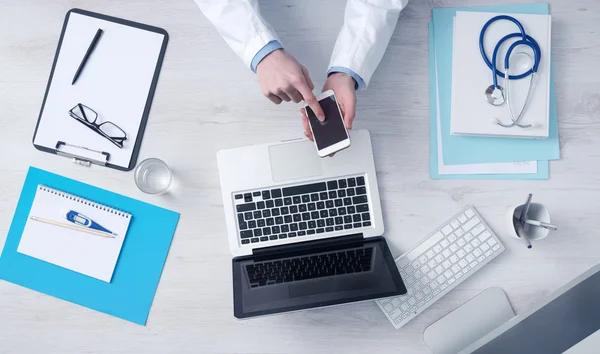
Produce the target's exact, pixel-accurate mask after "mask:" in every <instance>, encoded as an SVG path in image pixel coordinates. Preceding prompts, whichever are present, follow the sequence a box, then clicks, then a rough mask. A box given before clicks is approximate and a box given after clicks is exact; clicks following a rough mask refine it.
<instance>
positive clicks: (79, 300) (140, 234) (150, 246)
mask: <svg viewBox="0 0 600 354" xmlns="http://www.w3.org/2000/svg"><path fill="white" fill-rule="evenodd" d="M38 184H44V185H46V186H48V187H51V188H55V189H59V190H61V191H64V192H67V193H71V194H74V195H78V196H80V197H83V198H86V199H89V200H91V201H94V202H97V203H100V204H104V205H106V206H110V207H113V208H115V209H120V210H123V211H126V212H128V213H130V214H131V215H132V218H131V223H130V225H129V230H128V231H127V236H126V237H125V242H124V244H123V247H122V249H121V254H120V256H119V260H118V262H117V266H116V268H115V271H114V274H113V278H112V281H111V282H110V283H106V282H104V281H101V280H98V279H95V278H92V277H88V276H85V275H83V274H80V273H76V272H73V271H71V270H68V269H65V268H62V267H59V266H56V265H54V264H50V263H46V262H44V261H41V260H38V259H36V258H33V257H29V256H26V255H23V254H21V253H18V252H17V247H18V246H19V241H20V239H21V234H22V232H23V228H24V227H25V223H26V221H27V217H28V215H29V210H30V208H31V205H32V203H33V199H34V197H35V192H36V188H37V186H38ZM178 221H179V213H176V212H173V211H170V210H167V209H163V208H159V207H156V206H154V205H151V204H148V203H144V202H141V201H138V200H135V199H132V198H129V197H125V196H122V195H120V194H116V193H113V192H110V191H107V190H104V189H100V188H97V187H94V186H90V185H88V184H85V183H81V182H77V181H75V180H72V179H69V178H66V177H62V176H59V175H56V174H53V173H50V172H46V171H44V170H40V169H37V168H35V167H30V168H29V171H28V173H27V177H26V179H25V183H24V185H23V190H22V191H21V197H20V198H19V203H18V205H17V209H16V211H15V214H14V217H13V221H12V224H11V226H10V230H9V232H8V236H7V238H6V243H5V244H4V249H3V251H2V256H0V279H4V280H6V281H9V282H11V283H14V284H17V285H21V286H24V287H26V288H29V289H32V290H36V291H39V292H41V293H44V294H48V295H51V296H54V297H57V298H59V299H63V300H67V301H70V302H73V303H76V304H79V305H82V306H85V307H88V308H90V309H93V310H97V311H100V312H104V313H107V314H109V315H113V316H116V317H119V318H122V319H124V320H127V321H131V322H135V323H137V324H141V325H145V324H146V320H147V318H148V313H149V312H150V307H151V306H152V301H153V299H154V294H155V293H156V288H157V286H158V282H159V280H160V275H161V273H162V269H163V266H164V264H165V260H166V258H167V254H168V252H169V247H170V245H171V240H172V239H173V234H174V232H175V228H176V226H177V222H178Z"/></svg>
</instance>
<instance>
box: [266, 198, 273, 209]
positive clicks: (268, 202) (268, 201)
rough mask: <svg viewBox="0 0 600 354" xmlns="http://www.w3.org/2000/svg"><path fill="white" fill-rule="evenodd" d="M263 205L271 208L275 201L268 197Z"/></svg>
mask: <svg viewBox="0 0 600 354" xmlns="http://www.w3.org/2000/svg"><path fill="white" fill-rule="evenodd" d="M265 205H266V206H267V208H273V207H274V206H275V203H274V202H273V201H272V200H271V199H269V200H267V201H266V202H265Z"/></svg>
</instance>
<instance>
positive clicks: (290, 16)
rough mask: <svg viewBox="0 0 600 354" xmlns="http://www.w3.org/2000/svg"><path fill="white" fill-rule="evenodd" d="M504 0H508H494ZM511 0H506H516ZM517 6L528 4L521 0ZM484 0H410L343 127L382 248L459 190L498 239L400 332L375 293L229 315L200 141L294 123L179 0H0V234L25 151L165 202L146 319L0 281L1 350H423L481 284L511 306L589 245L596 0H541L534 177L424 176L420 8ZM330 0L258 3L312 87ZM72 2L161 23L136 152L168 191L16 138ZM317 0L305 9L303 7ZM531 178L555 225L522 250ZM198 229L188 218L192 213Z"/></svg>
mask: <svg viewBox="0 0 600 354" xmlns="http://www.w3.org/2000/svg"><path fill="white" fill-rule="evenodd" d="M507 2H515V1H512V0H509V1H507ZM516 2H519V1H516ZM522 2H530V1H529V0H523V1H522ZM483 3H484V2H483V1H480V2H473V1H458V0H456V1H450V0H448V1H446V0H436V1H423V0H412V1H411V3H410V4H409V6H408V8H407V9H406V10H405V11H404V12H403V13H402V15H401V18H400V21H399V23H398V26H397V28H396V32H395V34H394V36H393V38H392V40H391V43H390V46H389V48H388V50H387V53H386V55H385V57H384V59H383V62H382V63H381V65H380V67H379V69H378V70H377V72H376V73H375V76H374V77H373V79H372V83H371V86H370V87H369V89H368V90H367V91H364V92H360V93H359V96H358V112H357V113H358V114H357V118H356V121H355V127H356V128H367V129H369V130H370V131H371V133H372V136H373V144H374V151H375V161H376V165H377V172H378V177H379V183H380V190H381V194H382V199H383V200H382V204H383V209H384V218H385V220H386V229H387V233H386V236H387V237H388V239H389V243H390V246H391V248H392V252H393V253H394V254H395V255H398V254H400V253H401V252H402V251H403V250H406V249H408V248H409V247H411V246H412V245H414V244H415V243H417V242H418V240H419V239H421V238H422V237H424V236H425V235H426V234H427V233H429V232H430V231H431V230H432V227H434V226H435V225H438V224H439V223H441V222H443V221H444V220H446V219H447V218H448V217H449V216H450V215H452V214H453V213H454V212H456V211H458V210H459V209H461V208H462V207H463V206H465V205H467V204H473V205H475V206H476V207H477V208H478V210H479V211H480V212H481V214H482V215H483V216H484V218H485V219H486V220H487V222H488V223H489V224H490V225H491V226H492V228H494V229H495V230H496V231H497V233H498V234H499V236H500V237H501V239H502V240H503V242H504V244H505V245H506V247H507V250H506V252H505V253H504V254H503V255H501V256H500V257H498V258H497V259H496V260H495V261H494V262H492V263H491V264H489V265H487V266H486V267H485V268H484V269H482V270H481V271H480V272H478V273H477V274H476V275H474V276H472V277H471V278H470V279H468V280H467V281H465V282H464V283H463V284H461V285H460V286H459V287H458V288H457V289H455V290H454V291H452V292H451V293H450V294H448V295H447V296H445V297H444V298H442V299H441V300H440V301H438V302H437V303H435V304H434V305H433V306H431V307H430V308H429V309H428V310H426V311H425V312H424V313H423V314H422V315H420V316H419V317H417V318H416V319H415V320H413V321H412V322H411V323H409V324H408V325H407V326H405V327H403V328H402V329H401V330H395V329H394V328H393V327H392V326H391V324H390V323H388V320H387V319H386V318H385V316H384V315H383V313H382V312H381V311H380V310H379V308H378V307H377V305H376V304H375V303H374V302H365V303H360V304H353V305H347V306H339V307H333V308H326V309H318V310H313V311H305V312H299V313H293V314H287V315H280V316H272V317H266V318H259V319H254V320H250V321H238V320H236V319H235V318H234V317H233V315H232V295H231V293H232V290H231V256H230V253H229V249H228V246H227V238H226V231H225V223H224V216H223V211H222V202H221V194H220V190H219V179H218V173H217V165H216V157H215V154H216V152H217V151H218V150H220V149H224V148H229V147H235V146H243V145H250V144H257V143H262V142H268V141H276V140H279V139H282V138H288V137H296V136H300V135H301V133H302V131H301V123H300V117H299V113H298V109H299V105H295V104H285V105H281V106H275V105H273V104H272V103H270V102H269V101H268V100H266V99H265V98H264V97H262V96H261V94H260V90H259V87H258V84H257V80H256V77H255V75H254V74H253V73H252V72H250V70H248V69H247V68H245V67H244V65H243V64H242V63H241V61H240V60H239V59H238V58H237V57H236V56H235V55H234V54H233V53H232V52H231V51H230V50H229V48H228V47H227V46H226V44H225V43H224V41H223V40H222V39H221V37H220V36H219V35H218V34H217V33H216V31H215V30H214V28H213V27H212V26H211V25H210V24H209V23H208V22H207V20H206V19H205V18H204V17H203V15H202V14H201V12H200V11H199V9H198V8H197V7H196V5H195V4H194V2H193V1H191V0H162V1H142V0H128V1H117V0H110V1H106V0H104V1H101V0H96V1H91V0H90V1H83V0H77V1H61V0H47V1H36V0H19V1H17V0H0V132H1V133H0V134H1V138H0V156H1V157H0V245H1V244H3V240H4V238H5V237H6V236H5V235H6V234H7V232H8V229H9V226H10V222H11V220H12V215H13V212H14V209H15V206H16V204H17V200H18V197H19V193H20V190H21V186H22V183H23V179H24V177H25V174H26V171H27V168H28V167H29V166H30V165H33V166H37V167H40V168H43V169H46V170H49V171H52V172H56V173H60V174H62V175H64V176H67V177H71V178H75V179H78V180H81V181H84V182H87V183H91V184H93V185H96V186H99V187H103V188H107V189H111V190H113V191H115V192H118V193H122V194H125V195H128V196H131V197H134V198H138V199H141V200H145V201H148V202H150V203H154V204H157V205H160V206H164V207H166V208H170V209H173V210H176V211H178V212H180V213H181V220H180V223H179V226H178V229H177V232H176V234H175V239H174V241H173V244H172V246H171V250H170V253H169V257H168V259H167V262H166V265H165V268H164V272H163V274H162V278H161V281H160V285H159V287H158V291H157V293H156V297H155V300H154V305H153V306H152V310H151V312H150V317H149V320H148V324H147V326H145V327H142V326H138V325H134V324H131V323H128V322H125V321H122V320H120V319H117V318H113V317H111V316H107V315H104V314H101V313H97V312H94V311H91V310H88V309H86V308H83V307H80V306H77V305H73V304H71V303H68V302H65V301H62V300H58V299H55V298H52V297H49V296H46V295H43V294H39V293H36V292H34V291H31V290H28V289H25V288H22V287H19V286H16V285H13V284H10V283H7V282H4V281H0V353H56V354H66V353H84V352H85V353H103V354H108V353H114V354H118V353H180V354H183V353H314V354H317V353H327V354H329V353H332V352H334V353H363V352H366V351H370V352H373V353H399V352H403V353H427V352H428V350H427V348H426V346H425V345H424V343H423V340H422V332H423V330H424V329H425V328H426V327H427V326H428V325H429V324H431V323H433V322H434V321H435V320H437V319H439V318H440V317H442V316H444V315H445V314H447V313H448V312H450V311H451V310H452V309H454V308H456V307H457V306H459V305H460V304H462V303H463V302H465V301H466V300H468V299H469V298H471V297H472V296H474V295H476V294H477V293H479V292H480V291H482V290H483V289H486V288H488V287H490V286H499V287H502V288H503V289H504V290H505V291H506V293H507V294H508V296H509V299H510V301H511V303H512V304H513V307H514V308H515V310H516V311H517V312H520V311H523V310H524V309H525V308H527V307H528V306H529V305H531V304H532V303H534V302H535V301H536V300H537V299H538V298H539V297H541V296H544V295H545V294H548V293H549V292H551V291H552V290H554V289H556V288H558V287H559V286H560V285H562V284H564V283H565V282H567V281H568V280H570V279H572V278H573V277H575V276H577V275H578V274H580V273H582V272H583V271H585V270H586V269H588V268H589V267H591V266H592V265H593V264H595V263H597V262H598V260H599V255H600V251H599V250H600V236H599V235H598V233H597V230H598V229H600V218H599V217H598V216H597V215H598V206H599V204H600V203H599V202H598V201H599V200H600V139H599V138H598V137H599V136H600V89H599V78H598V73H597V69H596V68H597V66H598V63H599V62H600V36H599V35H598V33H597V32H599V31H600V3H599V2H597V1H594V0H571V1H566V0H565V1H559V0H556V1H551V13H552V16H553V23H552V29H553V31H552V32H553V33H552V36H553V38H552V45H553V48H552V56H553V58H552V59H553V68H554V79H555V82H556V94H557V106H558V117H559V131H560V146H561V155H562V159H561V160H560V161H554V162H552V163H551V178H550V180H548V181H538V182H527V181H464V180H456V181H454V180H446V181H432V180H430V179H429V173H428V170H429V166H428V164H429V162H428V161H429V146H428V145H429V144H428V136H429V133H428V132H429V129H428V115H429V91H428V90H429V78H428V56H427V51H428V49H427V23H428V22H429V21H430V19H431V7H432V6H435V7H449V6H460V5H479V4H483ZM344 5H345V1H343V0H335V1H327V2H326V3H325V2H323V1H317V0H310V1H292V0H286V1H275V0H269V1H267V0H265V1H261V6H262V9H263V13H264V14H265V16H266V18H267V19H268V20H269V21H270V22H271V24H272V25H273V27H274V28H275V29H276V30H277V31H278V33H279V35H280V37H281V39H282V41H283V42H284V44H285V46H286V48H287V49H288V50H289V51H290V52H291V53H292V54H294V55H295V56H296V57H297V58H298V60H299V61H300V62H301V63H303V64H304V65H305V66H307V67H308V68H309V70H310V72H311V74H312V75H311V76H312V78H313V81H314V82H315V85H317V86H320V85H322V84H323V83H324V78H325V75H324V73H325V71H326V69H327V65H328V61H329V56H330V54H331V51H332V48H333V44H334V42H335V39H336V37H337V33H338V30H339V28H340V26H341V23H342V19H343V9H344ZM72 7H79V8H84V9H88V10H92V11H97V12H101V13H105V14H109V15H114V16H118V17H123V18H127V19H130V20H134V21H138V22H143V23H148V24H152V25H155V26H159V27H163V28H165V29H166V30H167V31H168V32H169V34H170V42H169V46H168V49H167V55H166V59H165V62H164V65H163V68H162V72H161V75H160V80H159V84H158V89H157V91H156V96H155V99H154V103H153V106H152V111H151V114H150V119H149V121H148V126H147V129H146V134H145V136H144V142H143V144H142V149H141V153H140V159H143V158H147V157H158V158H161V159H164V160H165V161H166V162H167V163H168V164H169V165H170V166H171V167H172V168H173V170H174V173H175V178H176V183H177V185H176V188H175V189H174V191H173V193H171V194H170V195H166V196H162V197H151V196H147V195H144V194H143V193H141V192H140V191H138V190H137V189H136V187H135V184H134V181H133V173H131V172H130V173H124V172H119V171H114V170H110V169H105V168H99V167H94V168H84V167H81V166H76V165H74V164H71V163H70V162H69V161H68V160H66V159H64V158H60V157H57V156H52V155H48V154H44V153H41V152H38V151H36V150H35V149H34V148H33V146H32V144H31V139H32V135H33V130H34V127H35V124H36V120H37V117H38V113H39V109H40V104H41V101H42V98H43V94H44V90H45V87H46V82H47V79H48V74H49V72H50V67H51V64H52V59H53V57H54V53H55V50H56V45H57V40H58V37H59V34H60V30H61V26H62V23H63V19H64V15H65V13H66V12H67V11H68V10H69V9H70V8H72ZM317 10H318V11H317ZM529 192H532V193H533V194H534V198H535V200H536V201H539V202H543V203H545V204H546V205H547V206H548V208H549V209H550V212H551V214H552V216H553V221H554V222H556V223H557V224H558V225H560V231H559V232H556V233H554V234H552V236H551V237H549V238H548V239H547V240H545V241H543V242H539V243H536V244H535V247H534V249H533V250H530V251H528V250H526V249H525V248H524V247H523V246H522V244H521V243H519V242H516V241H515V240H512V239H509V238H508V236H507V235H506V234H505V233H504V232H503V231H504V228H503V216H504V214H505V212H506V210H507V208H508V207H509V206H510V205H512V204H515V203H518V202H521V201H522V200H523V199H524V197H525V195H526V194H527V193H529ZM199 226H200V227H199Z"/></svg>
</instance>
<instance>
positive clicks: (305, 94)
mask: <svg viewBox="0 0 600 354" xmlns="http://www.w3.org/2000/svg"><path fill="white" fill-rule="evenodd" d="M296 89H297V90H298V92H300V94H301V95H302V98H304V102H306V104H307V105H308V106H309V107H310V108H311V109H312V110H313V112H315V115H316V116H317V119H318V120H320V121H324V120H325V113H323V109H322V108H321V105H319V101H317V98H316V97H315V95H314V94H313V93H312V91H311V90H310V89H309V88H308V86H306V83H302V84H301V85H298V87H296Z"/></svg>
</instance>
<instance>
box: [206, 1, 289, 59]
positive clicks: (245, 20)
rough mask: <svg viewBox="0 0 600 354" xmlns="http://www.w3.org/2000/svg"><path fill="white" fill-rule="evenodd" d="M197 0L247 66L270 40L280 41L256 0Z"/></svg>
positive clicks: (207, 16)
mask: <svg viewBox="0 0 600 354" xmlns="http://www.w3.org/2000/svg"><path fill="white" fill-rule="evenodd" d="M194 1H195V2H196V4H197V5H198V7H200V10H201V11H202V13H204V16H206V18H207V19H208V20H209V21H210V22H211V23H212V24H213V25H214V26H215V27H216V29H217V31H218V32H219V34H220V35H221V36H222V37H223V39H224V40H225V42H227V44H228V45H229V47H230V48H231V49H232V50H233V51H234V52H235V53H236V54H237V55H238V56H239V57H240V58H241V59H242V61H243V62H244V64H245V65H246V66H247V67H250V64H251V63H252V59H253V58H254V56H255V55H256V53H258V51H260V50H261V49H262V48H263V47H264V46H265V45H267V43H269V42H271V41H279V42H281V41H280V40H279V38H277V35H276V34H275V31H274V30H273V28H271V26H270V25H269V24H268V23H267V22H266V21H265V19H264V18H263V17H262V16H261V14H260V9H259V7H258V1H257V0H194Z"/></svg>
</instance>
